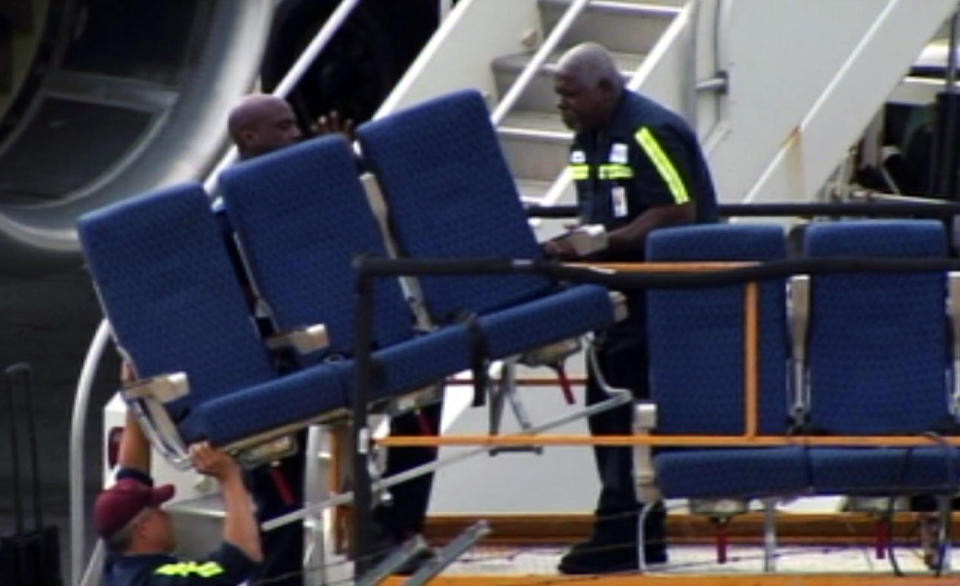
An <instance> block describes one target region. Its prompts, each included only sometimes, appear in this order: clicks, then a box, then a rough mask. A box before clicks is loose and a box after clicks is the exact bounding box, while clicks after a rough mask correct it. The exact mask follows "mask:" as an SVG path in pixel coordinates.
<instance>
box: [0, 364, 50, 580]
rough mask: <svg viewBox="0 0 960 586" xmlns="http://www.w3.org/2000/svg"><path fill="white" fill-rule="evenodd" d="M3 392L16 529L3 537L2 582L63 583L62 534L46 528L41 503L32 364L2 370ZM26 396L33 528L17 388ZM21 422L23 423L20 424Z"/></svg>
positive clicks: (0, 539)
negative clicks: (24, 483)
mask: <svg viewBox="0 0 960 586" xmlns="http://www.w3.org/2000/svg"><path fill="white" fill-rule="evenodd" d="M2 386H3V389H2V390H3V391H4V392H5V394H6V395H7V404H6V407H7V413H8V419H9V423H10V449H11V450H12V454H13V460H12V465H13V508H14V516H15V520H16V532H15V533H14V534H13V535H12V536H9V537H0V585H2V586H62V584H63V582H62V580H61V579H60V537H59V532H58V530H57V527H56V526H53V525H51V526H48V527H44V525H43V513H42V507H41V504H40V470H39V466H38V463H37V431H36V424H35V422H34V415H33V398H32V397H31V396H30V393H31V391H32V389H31V371H30V365H29V364H26V363H23V362H20V363H17V364H14V365H12V366H10V367H8V368H7V369H6V370H5V371H4V372H3V385H2ZM18 388H19V389H20V390H21V392H22V395H23V404H24V409H23V417H21V418H20V421H21V422H25V423H26V433H27V447H28V451H29V454H30V467H31V472H32V482H31V488H32V490H31V493H32V495H31V496H32V499H33V529H26V527H25V523H24V516H25V515H24V512H23V510H24V504H23V499H22V493H21V486H20V485H21V474H20V453H19V447H20V446H19V440H18V436H19V433H18V431H17V420H18V418H17V411H18V410H17V407H16V401H15V399H14V397H15V395H16V390H17V389H18ZM21 425H22V423H21Z"/></svg>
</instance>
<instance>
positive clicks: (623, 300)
mask: <svg viewBox="0 0 960 586" xmlns="http://www.w3.org/2000/svg"><path fill="white" fill-rule="evenodd" d="M610 304H611V305H613V321H623V320H625V319H627V317H628V316H629V315H630V310H629V309H627V296H626V295H624V294H623V293H621V292H619V291H611V292H610Z"/></svg>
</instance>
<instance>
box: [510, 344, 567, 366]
mask: <svg viewBox="0 0 960 586" xmlns="http://www.w3.org/2000/svg"><path fill="white" fill-rule="evenodd" d="M582 348H583V346H582V345H581V344H580V338H567V339H566V340H560V341H559V342H554V343H552V344H547V345H546V346H540V347H538V348H532V349H530V350H527V351H526V352H524V353H523V354H521V355H520V359H519V360H518V362H520V364H523V365H525V366H557V365H558V364H561V363H562V362H563V361H564V360H566V359H567V357H568V356H571V355H573V354H576V353H577V352H579V351H580V350H581V349H582Z"/></svg>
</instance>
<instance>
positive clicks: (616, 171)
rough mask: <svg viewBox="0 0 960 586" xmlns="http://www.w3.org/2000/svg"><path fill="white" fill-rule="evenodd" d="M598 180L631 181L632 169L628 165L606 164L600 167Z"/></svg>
mask: <svg viewBox="0 0 960 586" xmlns="http://www.w3.org/2000/svg"><path fill="white" fill-rule="evenodd" d="M599 177H600V179H633V169H632V168H630V166H629V165H621V164H619V163H608V164H606V165H600V168H599Z"/></svg>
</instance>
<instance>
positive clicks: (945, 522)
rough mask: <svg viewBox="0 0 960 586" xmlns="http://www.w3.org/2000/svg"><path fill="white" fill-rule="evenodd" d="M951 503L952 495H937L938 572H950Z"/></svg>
mask: <svg viewBox="0 0 960 586" xmlns="http://www.w3.org/2000/svg"><path fill="white" fill-rule="evenodd" d="M952 503H953V495H949V494H940V495H937V513H938V515H939V517H940V528H939V529H940V530H939V532H938V534H937V545H938V549H939V551H940V556H941V559H940V564H939V567H938V572H937V573H938V574H945V573H949V572H950V549H951V545H952V544H951V539H950V537H951V535H950V534H951V533H952V531H951V525H952V523H951V521H952V518H951V517H952V515H951V509H952V506H951V505H952Z"/></svg>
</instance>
